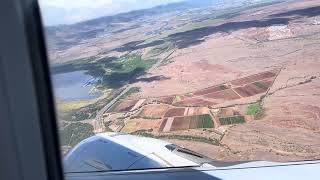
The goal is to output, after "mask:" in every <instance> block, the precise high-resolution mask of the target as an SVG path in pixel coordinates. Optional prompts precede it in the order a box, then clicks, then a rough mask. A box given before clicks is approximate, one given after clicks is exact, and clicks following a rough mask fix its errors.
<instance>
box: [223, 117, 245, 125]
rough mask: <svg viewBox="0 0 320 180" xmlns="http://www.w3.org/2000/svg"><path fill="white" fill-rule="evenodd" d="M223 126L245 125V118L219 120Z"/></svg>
mask: <svg viewBox="0 0 320 180" xmlns="http://www.w3.org/2000/svg"><path fill="white" fill-rule="evenodd" d="M219 121H220V124H221V125H230V124H242V123H245V120H244V117H243V116H232V117H224V118H219Z"/></svg>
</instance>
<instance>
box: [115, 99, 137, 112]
mask: <svg viewBox="0 0 320 180" xmlns="http://www.w3.org/2000/svg"><path fill="white" fill-rule="evenodd" d="M137 102H138V100H125V101H121V102H120V103H117V104H115V105H113V106H114V107H112V108H111V109H110V112H125V111H130V109H131V108H132V107H133V106H134V105H135V104H136V103H137Z"/></svg>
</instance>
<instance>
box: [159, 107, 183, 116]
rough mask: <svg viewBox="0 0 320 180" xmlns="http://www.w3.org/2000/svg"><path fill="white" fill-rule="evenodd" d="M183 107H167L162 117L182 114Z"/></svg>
mask: <svg viewBox="0 0 320 180" xmlns="http://www.w3.org/2000/svg"><path fill="white" fill-rule="evenodd" d="M184 111H185V108H172V109H169V110H168V111H167V112H166V114H165V115H164V117H173V116H183V115H184Z"/></svg>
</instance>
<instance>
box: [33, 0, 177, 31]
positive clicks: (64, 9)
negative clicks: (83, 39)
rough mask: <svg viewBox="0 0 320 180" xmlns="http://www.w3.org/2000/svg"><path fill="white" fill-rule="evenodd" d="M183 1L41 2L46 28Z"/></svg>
mask: <svg viewBox="0 0 320 180" xmlns="http://www.w3.org/2000/svg"><path fill="white" fill-rule="evenodd" d="M179 1H182V0H39V4H40V8H41V13H42V17H43V22H44V24H45V25H46V26H53V25H59V24H73V23H76V22H81V21H85V20H89V19H93V18H97V17H102V16H106V15H113V14H118V13H121V12H128V11H132V10H138V9H145V8H151V7H154V6H157V5H163V4H168V3H172V2H179Z"/></svg>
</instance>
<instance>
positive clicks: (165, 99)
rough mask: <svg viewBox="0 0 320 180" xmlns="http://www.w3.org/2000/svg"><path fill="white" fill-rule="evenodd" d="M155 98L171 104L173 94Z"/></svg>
mask: <svg viewBox="0 0 320 180" xmlns="http://www.w3.org/2000/svg"><path fill="white" fill-rule="evenodd" d="M157 100H158V101H159V102H161V103H163V104H172V102H173V100H174V96H166V97H159V98H158V99H157Z"/></svg>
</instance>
